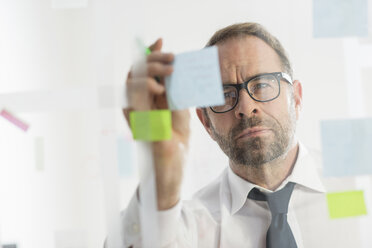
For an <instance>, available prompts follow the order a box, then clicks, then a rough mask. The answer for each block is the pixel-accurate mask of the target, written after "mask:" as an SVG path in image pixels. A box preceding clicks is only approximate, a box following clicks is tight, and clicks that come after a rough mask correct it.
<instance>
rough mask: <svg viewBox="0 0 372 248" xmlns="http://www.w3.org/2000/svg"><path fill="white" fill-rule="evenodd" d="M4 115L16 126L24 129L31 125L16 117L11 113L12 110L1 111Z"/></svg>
mask: <svg viewBox="0 0 372 248" xmlns="http://www.w3.org/2000/svg"><path fill="white" fill-rule="evenodd" d="M0 115H1V116H2V117H4V118H5V119H7V120H8V121H9V122H11V123H13V124H14V125H15V126H16V127H18V128H20V129H22V130H23V131H25V132H26V131H27V130H28V128H29V126H28V124H27V123H25V122H24V121H22V120H21V119H19V118H18V117H16V116H15V115H13V114H11V113H10V112H8V111H6V110H5V109H3V110H2V111H1V113H0Z"/></svg>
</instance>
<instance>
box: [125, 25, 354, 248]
mask: <svg viewBox="0 0 372 248" xmlns="http://www.w3.org/2000/svg"><path fill="white" fill-rule="evenodd" d="M212 45H216V46H217V47H218V50H219V59H220V69H221V77H222V82H223V85H224V96H225V101H226V103H225V105H222V106H213V107H210V108H199V109H197V110H196V113H197V115H198V117H199V120H200V121H201V123H202V124H203V126H204V127H205V129H206V131H207V132H208V134H209V135H210V137H211V138H212V139H213V140H215V141H216V142H217V143H218V145H219V146H220V148H221V150H222V151H223V152H224V153H225V154H226V155H227V156H228V158H229V167H228V168H227V169H226V170H225V171H224V172H223V173H222V175H221V176H220V177H219V178H218V179H216V180H215V181H214V182H212V183H211V184H209V185H208V186H207V187H205V188H204V189H202V190H201V191H200V192H198V193H197V194H196V195H195V197H194V198H193V199H192V200H191V201H187V202H182V201H180V186H181V179H182V165H183V162H184V161H183V156H184V152H185V150H184V148H185V147H187V144H188V138H189V124H188V122H189V114H188V112H187V111H174V112H173V113H172V121H173V123H172V125H173V127H172V128H173V130H172V134H173V136H172V139H171V140H169V141H161V142H154V143H153V144H152V146H153V154H154V164H155V170H156V182H157V200H158V210H159V222H160V224H161V225H160V226H162V227H163V229H162V230H159V231H160V233H161V235H160V237H161V238H160V239H161V240H160V246H161V247H280V248H281V247H286V248H288V247H359V246H358V243H357V241H356V240H357V239H355V238H354V239H353V240H352V241H346V242H345V240H342V241H341V239H340V237H341V236H340V235H349V236H350V235H355V236H357V231H353V230H348V231H345V230H344V229H340V228H338V225H339V224H341V222H339V223H335V222H331V221H329V217H328V213H327V206H326V200H325V194H324V192H325V188H324V185H323V183H322V180H321V177H320V172H319V164H320V163H319V161H317V160H316V158H314V157H313V156H310V154H309V153H308V152H307V150H306V148H305V147H304V146H303V145H302V144H301V143H299V141H298V140H297V139H296V136H295V130H296V121H297V120H298V118H299V113H300V109H301V104H302V86H301V83H300V82H299V81H297V80H295V81H292V79H291V78H292V69H291V65H290V62H289V60H288V58H287V56H286V53H285V51H284V49H283V47H282V46H281V44H280V42H279V41H278V40H277V39H276V38H275V37H273V36H272V35H271V34H270V33H268V32H267V31H266V30H265V29H264V28H263V27H262V26H261V25H259V24H256V23H241V24H235V25H231V26H228V27H226V28H224V29H222V30H220V31H217V32H216V33H215V34H214V35H213V37H212V38H211V39H210V41H209V42H208V44H207V46H212ZM161 47H162V41H161V40H158V41H156V42H155V43H154V44H153V45H152V46H151V47H150V48H151V50H152V54H151V55H149V56H148V58H147V69H148V74H147V75H145V76H144V77H139V78H138V77H137V78H133V77H132V76H131V74H130V75H129V77H128V80H127V87H128V97H129V98H128V99H129V105H130V108H128V109H126V110H125V115H126V117H128V113H129V112H130V111H132V110H137V111H141V110H149V109H164V108H167V103H166V98H165V88H164V82H163V80H164V77H165V76H167V75H170V74H171V73H172V70H173V68H172V65H171V62H172V61H173V59H174V56H173V55H172V54H170V53H163V52H161ZM155 77H158V78H160V79H161V82H160V84H159V83H158V82H156V80H155V79H154V78H155ZM144 99H146V101H145V100H144ZM138 204H139V199H138V196H134V197H133V198H132V201H131V203H130V204H129V206H128V208H127V210H126V212H125V214H124V220H123V221H124V237H125V242H126V245H127V246H128V247H129V246H134V247H138V246H140V245H141V237H140V231H139V230H140V227H139V219H138V218H139V217H138ZM342 224H343V223H342ZM337 228H338V229H337ZM329 230H334V232H332V233H330V232H329ZM350 233H352V234H350Z"/></svg>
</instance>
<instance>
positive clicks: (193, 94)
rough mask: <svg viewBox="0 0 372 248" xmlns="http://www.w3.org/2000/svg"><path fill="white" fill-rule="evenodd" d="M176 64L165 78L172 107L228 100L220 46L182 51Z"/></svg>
mask: <svg viewBox="0 0 372 248" xmlns="http://www.w3.org/2000/svg"><path fill="white" fill-rule="evenodd" d="M173 66H174V68H173V69H174V71H173V73H172V74H171V75H170V76H168V77H166V78H165V86H166V91H167V100H168V105H169V108H170V109H186V108H189V107H195V106H196V107H207V106H215V105H222V104H224V103H225V99H224V97H223V89H222V80H221V73H220V66H219V60H218V50H217V47H209V48H205V49H202V50H199V51H193V52H187V53H181V54H178V55H176V56H175V59H174V63H173Z"/></svg>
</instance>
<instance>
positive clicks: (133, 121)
mask: <svg viewBox="0 0 372 248" xmlns="http://www.w3.org/2000/svg"><path fill="white" fill-rule="evenodd" d="M129 117H130V126H131V129H132V134H133V138H134V139H136V140H144V141H160V140H168V139H170V138H171V135H172V117H171V112H170V111H169V110H152V111H132V112H130V114H129Z"/></svg>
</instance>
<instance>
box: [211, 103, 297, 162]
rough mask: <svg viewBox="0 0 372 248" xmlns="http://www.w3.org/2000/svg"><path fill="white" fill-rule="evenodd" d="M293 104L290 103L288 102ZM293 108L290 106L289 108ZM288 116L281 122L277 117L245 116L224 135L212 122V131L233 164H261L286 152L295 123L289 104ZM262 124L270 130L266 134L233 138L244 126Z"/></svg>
mask: <svg viewBox="0 0 372 248" xmlns="http://www.w3.org/2000/svg"><path fill="white" fill-rule="evenodd" d="M291 105H292V104H291ZM292 107H293V109H292ZM290 108H291V110H293V111H289V115H288V118H287V119H286V120H285V121H284V123H280V122H279V121H277V120H276V119H273V118H270V119H264V118H259V117H257V116H254V117H250V118H244V119H241V121H240V122H239V123H238V124H237V125H236V126H235V127H233V128H232V129H231V130H230V131H229V133H228V134H227V135H226V136H223V135H220V134H219V133H218V132H217V131H216V130H215V128H214V127H213V125H211V131H212V133H213V135H214V137H215V139H216V141H217V143H218V145H219V146H220V148H221V149H222V151H223V152H224V153H225V154H226V155H227V156H228V157H229V159H230V160H232V161H233V162H234V163H235V164H237V165H238V164H240V165H244V166H252V167H256V168H258V167H260V165H263V164H266V163H269V162H271V161H273V160H275V159H277V158H279V157H281V156H283V155H285V154H287V152H288V151H289V149H290V146H291V143H292V140H293V137H294V133H295V126H296V117H295V114H294V113H295V111H294V106H291V107H290ZM253 127H265V128H269V129H271V131H270V133H269V135H270V137H268V136H267V135H263V136H255V137H251V138H245V139H244V141H243V140H239V141H237V140H236V137H237V135H239V134H240V133H241V132H242V131H244V130H245V129H247V128H253Z"/></svg>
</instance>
